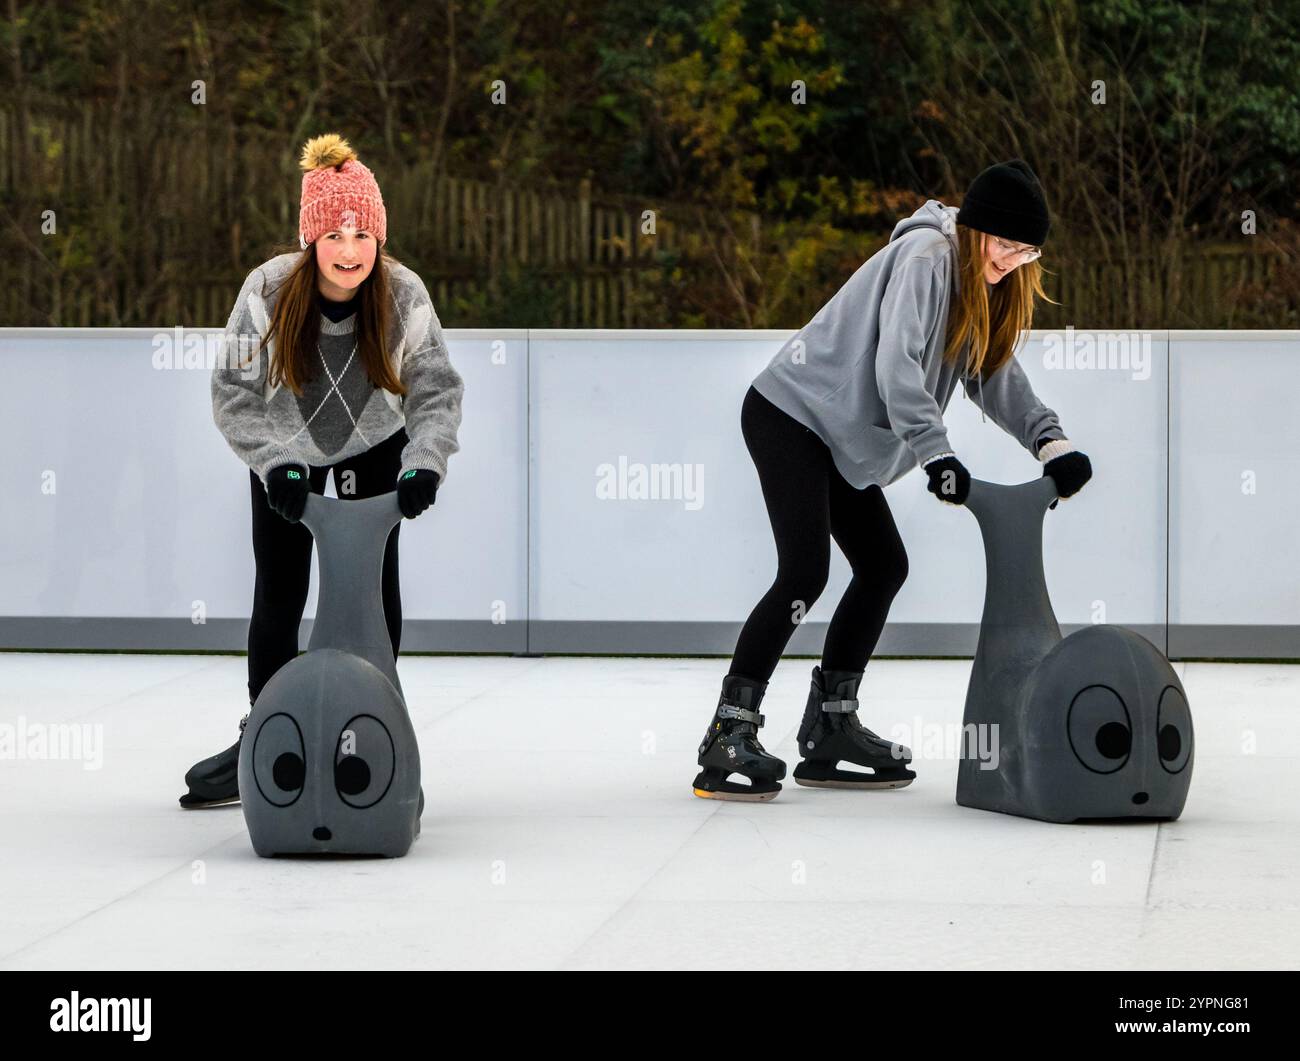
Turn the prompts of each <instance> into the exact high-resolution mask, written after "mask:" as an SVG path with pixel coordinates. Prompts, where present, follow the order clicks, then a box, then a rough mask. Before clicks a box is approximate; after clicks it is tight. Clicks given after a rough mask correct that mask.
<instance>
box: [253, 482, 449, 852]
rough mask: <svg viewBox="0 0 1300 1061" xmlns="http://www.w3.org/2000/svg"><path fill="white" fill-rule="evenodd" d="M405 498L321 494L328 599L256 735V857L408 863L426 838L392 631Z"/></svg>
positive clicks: (314, 512) (312, 516)
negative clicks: (387, 589) (389, 605)
mask: <svg viewBox="0 0 1300 1061" xmlns="http://www.w3.org/2000/svg"><path fill="white" fill-rule="evenodd" d="M401 518H402V514H401V510H400V509H399V508H398V506H397V494H396V493H395V492H390V493H387V494H383V495H381V496H379V497H374V498H366V499H363V500H359V501H341V500H338V499H335V498H328V497H324V496H322V495H320V494H310V495H309V496H308V498H307V507H306V509H305V510H304V512H303V516H302V522H303V523H304V524H305V525H306V526H307V528H308V530H310V531H311V533H312V536H313V537H314V538H315V542H316V546H317V549H318V555H319V571H320V594H319V598H318V603H317V608H316V620H315V623H314V624H313V627H312V634H311V641H310V643H309V644H308V648H307V651H306V652H304V653H302V654H301V655H300V656H298V657H297V658H295V659H293V660H290V661H289V662H288V663H286V664H285V665H284V666H283V667H281V668H280V669H279V670H278V671H277V672H276V673H275V674H274V675H273V676H272V678H271V680H270V681H269V682H267V683H266V685H265V687H264V688H263V689H262V693H261V695H260V696H259V697H258V698H257V703H255V704H254V705H253V711H252V714H251V715H250V716H249V719H248V723H247V725H246V727H245V731H244V741H243V744H242V747H241V749H240V755H239V791H240V802H241V805H242V807H243V812H244V821H245V822H246V823H247V825H248V835H249V839H250V840H251V841H252V844H253V849H254V850H255V851H256V852H257V853H258V854H259V855H262V856H264V857H269V856H273V855H310V854H319V855H383V856H387V857H390V858H395V857H399V856H401V855H405V854H406V853H407V851H408V850H409V849H410V846H411V843H412V841H413V840H414V839H415V837H416V836H417V835H419V831H420V812H421V810H422V809H423V800H422V798H421V791H420V756H419V748H418V746H417V745H416V740H415V730H414V728H413V727H412V725H411V720H410V716H409V714H408V713H407V709H406V701H405V699H404V697H403V695H402V685H401V682H400V680H399V679H398V676H397V666H396V664H395V663H394V661H393V647H392V641H391V640H390V638H389V636H388V627H387V625H386V623H385V621H384V605H383V596H382V588H381V587H382V574H383V559H384V548H385V546H386V544H387V541H388V535H389V532H390V531H391V530H392V528H393V527H394V526H395V525H396V524H397V522H398V521H399V520H400V519H401Z"/></svg>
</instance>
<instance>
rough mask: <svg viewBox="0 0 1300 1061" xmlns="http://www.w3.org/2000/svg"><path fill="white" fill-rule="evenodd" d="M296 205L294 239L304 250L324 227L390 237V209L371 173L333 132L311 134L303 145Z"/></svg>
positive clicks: (379, 237) (383, 238) (376, 236)
mask: <svg viewBox="0 0 1300 1061" xmlns="http://www.w3.org/2000/svg"><path fill="white" fill-rule="evenodd" d="M298 165H299V166H300V167H301V168H302V169H303V171H304V172H303V175H302V198H301V201H300V203H299V206H298V242H299V243H300V244H301V245H302V248H303V250H306V249H307V245H308V244H309V243H315V242H316V240H317V238H318V237H319V236H321V235H322V234H323V233H325V232H330V231H332V230H334V229H341V228H345V227H347V226H348V225H351V226H353V227H354V228H356V229H357V230H358V231H360V230H362V229H364V230H365V231H367V232H369V233H370V234H371V235H373V236H374V237H375V239H377V240H378V241H379V243H380V244H381V245H382V244H383V243H384V241H385V240H387V239H388V215H387V213H386V212H385V211H384V197H383V196H382V195H380V194H379V184H378V182H377V181H376V180H375V175H374V174H373V173H371V172H370V170H369V169H367V168H366V167H365V166H364V165H363V164H362V163H361V161H360V160H359V159H358V158H357V153H356V152H355V151H354V150H353V149H352V147H351V146H350V145H349V144H348V142H347V141H346V140H344V139H343V137H341V136H339V135H338V134H337V133H327V134H326V135H324V136H317V137H313V138H312V139H310V140H308V141H307V143H306V144H304V145H303V149H302V157H301V158H300V159H299V160H298Z"/></svg>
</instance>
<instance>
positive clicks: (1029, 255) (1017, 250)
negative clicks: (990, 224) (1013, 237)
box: [990, 236, 1043, 265]
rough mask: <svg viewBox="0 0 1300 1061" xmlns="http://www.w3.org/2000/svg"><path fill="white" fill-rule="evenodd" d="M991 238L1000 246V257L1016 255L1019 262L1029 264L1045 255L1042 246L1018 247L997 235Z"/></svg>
mask: <svg viewBox="0 0 1300 1061" xmlns="http://www.w3.org/2000/svg"><path fill="white" fill-rule="evenodd" d="M990 238H991V239H992V240H993V242H994V244H995V245H996V246H997V248H998V257H999V258H1007V257H1015V258H1017V259H1018V260H1019V264H1021V265H1027V264H1028V263H1029V262H1032V261H1035V260H1036V259H1038V258H1041V257H1042V256H1043V251H1042V248H1041V247H1016V246H1013V245H1012V244H1010V243H1007V242H1006V241H1005V240H1002V239H999V238H998V237H997V236H992V237H990Z"/></svg>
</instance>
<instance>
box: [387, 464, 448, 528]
mask: <svg viewBox="0 0 1300 1061" xmlns="http://www.w3.org/2000/svg"><path fill="white" fill-rule="evenodd" d="M437 497H438V473H437V472H431V471H429V470H428V469H427V468H412V469H411V470H410V471H409V472H407V473H406V474H405V475H403V476H402V477H401V478H400V479H398V480H397V507H398V508H400V509H401V510H402V515H403V516H405V517H406V518H407V519H415V517H416V516H418V515H419V514H420V513H421V512H423V511H424V510H425V509H426V508H428V507H429V506H430V505H432V504H433V502H434V500H435V499H436V498H437Z"/></svg>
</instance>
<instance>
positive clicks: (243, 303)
mask: <svg viewBox="0 0 1300 1061" xmlns="http://www.w3.org/2000/svg"><path fill="white" fill-rule="evenodd" d="M264 281H265V276H264V274H263V272H262V270H261V269H260V268H258V269H254V270H253V271H252V272H251V273H249V274H248V276H247V278H246V279H245V280H244V286H243V287H242V288H240V291H239V298H238V299H237V300H236V301H235V308H234V309H233V310H232V311H231V314H230V320H229V321H228V322H227V323H226V333H225V336H224V338H223V340H222V344H221V353H222V356H221V357H220V358H218V359H217V363H216V365H215V367H214V368H213V370H212V381H211V391H212V419H213V421H214V422H215V423H216V425H217V429H218V430H219V431H220V432H221V434H222V435H223V436H225V439H226V442H227V443H228V444H229V445H230V448H231V449H232V450H234V451H235V455H236V456H237V457H238V458H239V459H240V460H241V461H243V462H244V463H245V464H247V465H248V466H249V467H250V468H252V469H253V471H254V472H255V473H256V474H257V476H258V478H260V479H261V480H262V482H263V483H265V482H266V476H267V473H268V472H269V471H270V470H271V469H272V468H275V467H278V466H279V465H281V464H298V463H300V462H299V461H298V460H297V459H296V458H295V457H294V456H293V454H292V453H290V452H289V451H288V450H287V449H285V447H284V446H282V445H281V444H280V442H279V440H278V438H277V436H276V432H275V428H274V427H273V426H272V424H271V419H270V416H269V414H268V412H267V408H266V400H265V399H264V398H263V397H262V386H263V384H264V383H265V382H266V371H267V362H268V361H269V360H270V352H269V350H261V351H259V350H258V346H259V344H260V343H261V340H262V332H261V331H260V330H259V328H258V320H257V317H258V316H263V317H264V316H265V313H264V312H260V313H257V314H255V313H254V308H255V307H260V306H261V305H262V301H261V298H262V286H263V283H264Z"/></svg>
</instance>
